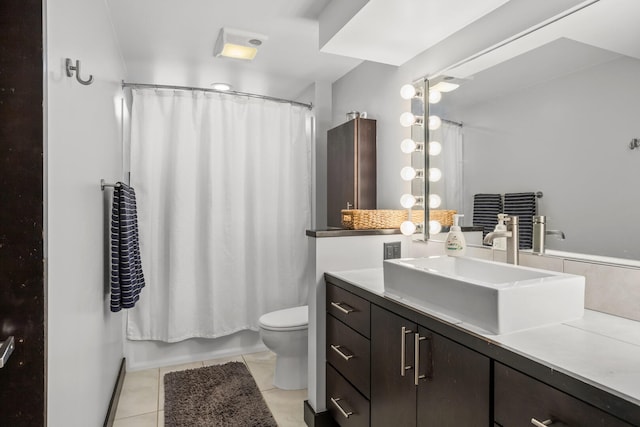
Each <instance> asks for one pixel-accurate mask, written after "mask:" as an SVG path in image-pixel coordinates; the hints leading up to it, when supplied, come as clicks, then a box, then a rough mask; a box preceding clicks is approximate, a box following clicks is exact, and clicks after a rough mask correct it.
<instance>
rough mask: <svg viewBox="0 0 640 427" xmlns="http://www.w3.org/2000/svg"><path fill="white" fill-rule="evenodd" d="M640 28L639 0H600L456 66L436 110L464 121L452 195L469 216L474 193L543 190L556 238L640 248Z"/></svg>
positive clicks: (638, 252)
mask: <svg viewBox="0 0 640 427" xmlns="http://www.w3.org/2000/svg"><path fill="white" fill-rule="evenodd" d="M638 40H640V2H639V1H637V0H600V1H597V2H595V3H593V4H591V5H589V6H587V7H584V8H583V9H581V10H578V11H577V12H575V13H572V14H571V15H569V16H566V17H564V18H562V19H560V20H557V21H555V22H553V23H551V24H549V25H546V26H544V27H542V28H540V29H538V30H536V31H534V32H532V33H530V34H528V35H526V36H524V37H520V38H518V39H516V40H515V41H512V42H510V43H508V44H505V45H504V46H502V47H500V48H498V49H495V50H492V51H490V52H489V53H487V54H485V55H482V56H479V57H477V58H475V59H474V60H470V61H466V62H463V63H462V65H460V66H458V67H456V68H452V69H449V70H446V71H445V72H444V74H446V75H447V76H451V77H455V78H456V80H457V81H458V82H461V84H460V87H459V88H458V89H457V90H456V91H455V92H451V93H448V94H446V95H445V96H443V97H442V100H441V101H440V102H439V103H438V104H433V105H432V107H431V108H432V113H431V114H437V115H439V116H440V117H442V118H443V119H446V120H451V121H455V122H459V123H464V126H463V127H462V128H460V129H461V130H462V135H463V142H462V143H461V146H462V148H463V156H462V162H461V164H462V165H463V167H461V168H459V169H455V168H454V169H453V171H451V170H449V169H447V168H444V167H443V168H441V169H442V172H443V175H444V177H445V178H444V180H443V183H444V184H445V185H447V186H451V187H455V188H456V189H457V191H458V192H459V194H460V199H458V200H457V199H456V197H455V192H454V195H453V196H451V199H449V194H450V193H447V192H446V191H445V190H442V191H441V192H442V194H440V196H441V197H443V195H444V196H445V197H446V206H447V207H448V208H454V209H457V210H459V211H461V212H462V213H464V214H465V219H466V221H465V223H466V224H470V223H471V218H473V196H474V194H478V193H498V194H504V193H508V192H536V191H542V192H543V193H544V198H542V199H539V200H538V214H539V215H545V216H546V219H547V228H548V229H554V230H561V231H563V232H564V234H565V236H566V239H565V240H560V239H557V238H554V237H553V236H548V237H547V239H546V244H547V249H555V250H560V251H566V252H574V253H582V254H591V255H600V256H609V257H616V258H626V259H635V260H638V259H640V245H639V244H638V243H637V238H638V236H640V150H633V149H631V148H632V145H633V144H632V143H631V142H630V141H633V140H634V139H638V138H640V43H638ZM444 123H445V124H446V123H447V122H446V121H444ZM439 137H440V138H443V141H440V142H441V143H442V147H443V152H444V151H445V150H446V148H447V143H446V142H445V138H446V137H445V136H439ZM433 138H436V136H435V134H434V135H433ZM431 162H432V163H433V164H434V165H435V164H436V163H435V162H436V160H435V157H431ZM452 173H453V174H455V175H454V176H453V177H452ZM432 187H433V189H434V190H435V185H434V184H433V183H432ZM453 204H455V207H453V206H454V205H453Z"/></svg>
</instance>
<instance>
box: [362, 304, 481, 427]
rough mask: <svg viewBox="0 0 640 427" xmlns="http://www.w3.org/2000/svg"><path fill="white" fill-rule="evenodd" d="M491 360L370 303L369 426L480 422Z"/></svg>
mask: <svg viewBox="0 0 640 427" xmlns="http://www.w3.org/2000/svg"><path fill="white" fill-rule="evenodd" d="M490 366H491V365H490V359H489V358H487V357H485V356H482V355H481V354H479V353H477V352H475V351H473V350H470V349H468V348H466V347H464V346H462V345H460V344H457V343H455V342H453V341H451V340H449V339H447V338H445V337H443V336H441V335H438V334H436V333H434V332H432V331H430V330H428V329H426V328H424V327H422V326H419V325H417V324H416V323H414V322H411V321H409V320H407V319H404V318H403V317H400V316H398V315H396V314H394V313H392V312H390V311H388V310H385V309H383V308H380V307H378V306H375V305H372V306H371V425H372V426H380V427H383V426H392V425H397V426H407V427H410V426H467V427H473V426H483V427H486V426H487V425H489V422H490V392H491V388H490V387H491V368H490Z"/></svg>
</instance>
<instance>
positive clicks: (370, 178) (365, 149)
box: [327, 118, 376, 227]
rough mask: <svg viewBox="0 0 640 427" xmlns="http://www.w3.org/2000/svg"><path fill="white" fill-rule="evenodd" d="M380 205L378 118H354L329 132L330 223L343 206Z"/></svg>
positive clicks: (334, 222)
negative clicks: (377, 187)
mask: <svg viewBox="0 0 640 427" xmlns="http://www.w3.org/2000/svg"><path fill="white" fill-rule="evenodd" d="M375 208H376V121H375V120H371V119H361V118H358V119H354V120H350V121H348V122H346V123H343V124H341V125H340V126H337V127H335V128H333V129H330V130H329V131H328V132H327V225H328V226H329V227H341V226H342V217H341V214H340V212H341V211H342V209H375Z"/></svg>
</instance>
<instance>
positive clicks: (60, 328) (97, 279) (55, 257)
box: [45, 0, 125, 427]
mask: <svg viewBox="0 0 640 427" xmlns="http://www.w3.org/2000/svg"><path fill="white" fill-rule="evenodd" d="M46 9H47V10H46V38H47V40H46V43H47V46H48V48H47V52H46V55H47V65H46V66H47V75H46V81H47V86H48V90H47V95H46V96H47V100H46V104H47V105H46V109H47V111H48V113H47V117H46V120H47V128H46V144H47V147H46V148H47V158H46V160H45V163H46V168H47V173H46V189H47V192H48V200H47V203H46V206H45V214H46V216H47V221H48V232H47V236H46V242H47V243H46V245H47V251H48V259H47V293H48V314H47V333H48V337H47V346H48V349H47V407H48V408H47V419H48V425H49V426H50V427H67V426H98V425H102V423H103V422H104V419H105V415H106V412H107V408H108V405H109V400H110V398H111V393H112V391H113V387H114V385H115V381H116V377H117V374H118V369H119V365H120V361H121V359H122V356H123V348H122V342H123V339H122V328H123V323H122V320H123V314H122V313H111V312H110V311H109V294H108V274H107V271H108V270H107V268H108V255H107V253H108V252H107V250H108V249H107V244H108V243H107V242H108V239H107V237H105V234H106V231H107V228H106V226H107V221H108V215H109V212H108V210H109V207H110V205H109V203H110V198H108V197H107V196H110V193H109V194H107V192H104V193H103V192H102V191H101V190H100V179H101V178H104V179H106V180H107V181H109V182H115V181H119V180H121V178H122V153H121V124H120V118H119V114H120V111H121V110H120V105H121V103H120V99H121V97H122V95H121V90H120V81H121V80H122V79H123V78H124V75H125V69H124V66H123V63H122V60H121V57H120V54H119V48H118V46H117V44H116V41H115V37H114V35H113V31H112V27H111V23H110V21H109V19H108V16H109V15H108V11H107V7H106V5H105V2H104V1H103V0H50V1H47V2H46ZM67 57H68V58H72V59H73V60H74V61H75V60H76V59H79V60H81V77H82V78H84V79H87V78H88V76H89V75H90V74H91V75H93V78H94V83H93V84H92V85H90V86H82V85H80V84H79V83H78V82H77V81H76V80H75V78H68V77H67V76H66V75H65V73H64V68H63V67H64V59H65V58H67Z"/></svg>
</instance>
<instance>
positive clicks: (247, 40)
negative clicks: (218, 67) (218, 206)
mask: <svg viewBox="0 0 640 427" xmlns="http://www.w3.org/2000/svg"><path fill="white" fill-rule="evenodd" d="M266 40H267V36H265V35H262V34H257V33H250V32H248V31H242V30H234V29H231V28H222V29H221V30H220V34H218V40H216V47H215V49H214V51H213V54H214V55H215V56H225V57H227V58H235V59H244V60H247V61H251V60H252V59H253V58H255V57H256V54H257V53H258V47H259V46H261V45H262V43H264V42H265V41H266Z"/></svg>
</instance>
